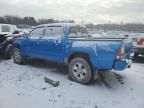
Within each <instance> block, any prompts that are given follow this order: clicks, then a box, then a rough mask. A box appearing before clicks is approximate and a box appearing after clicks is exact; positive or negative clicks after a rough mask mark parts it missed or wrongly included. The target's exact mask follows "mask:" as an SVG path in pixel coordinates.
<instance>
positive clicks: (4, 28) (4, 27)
mask: <svg viewBox="0 0 144 108" xmlns="http://www.w3.org/2000/svg"><path fill="white" fill-rule="evenodd" d="M2 32H10V27H9V26H6V25H3V26H2Z"/></svg>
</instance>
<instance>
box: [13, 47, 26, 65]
mask: <svg viewBox="0 0 144 108" xmlns="http://www.w3.org/2000/svg"><path fill="white" fill-rule="evenodd" d="M13 59H14V62H15V63H17V64H24V61H25V59H24V57H23V56H22V54H21V51H20V49H19V48H14V49H13Z"/></svg>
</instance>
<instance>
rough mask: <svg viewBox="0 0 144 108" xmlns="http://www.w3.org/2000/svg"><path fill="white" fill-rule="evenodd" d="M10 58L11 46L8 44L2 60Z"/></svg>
mask: <svg viewBox="0 0 144 108" xmlns="http://www.w3.org/2000/svg"><path fill="white" fill-rule="evenodd" d="M11 56H12V44H8V45H7V46H6V47H5V52H4V58H5V59H10V58H11Z"/></svg>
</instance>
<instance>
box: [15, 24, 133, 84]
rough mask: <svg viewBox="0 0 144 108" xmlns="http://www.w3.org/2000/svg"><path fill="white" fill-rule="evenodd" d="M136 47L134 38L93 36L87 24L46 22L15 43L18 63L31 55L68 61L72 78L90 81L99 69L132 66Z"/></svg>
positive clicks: (82, 82) (78, 80) (121, 68)
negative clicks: (134, 46)
mask: <svg viewBox="0 0 144 108" xmlns="http://www.w3.org/2000/svg"><path fill="white" fill-rule="evenodd" d="M132 47H133V43H132V40H131V39H126V38H102V37H101V38H95V37H92V36H90V35H89V34H88V31H87V29H86V27H85V26H83V25H77V24H74V23H54V24H44V25H39V26H37V27H36V28H34V29H33V30H32V31H31V32H30V33H29V34H28V35H25V36H23V38H18V39H16V40H15V41H14V42H13V59H14V62H15V63H17V64H23V63H24V62H25V60H26V59H27V58H28V57H34V58H42V59H46V60H50V61H55V62H59V63H64V64H67V65H68V67H69V76H70V78H71V79H72V80H74V81H76V82H78V83H81V84H87V83H89V82H90V81H91V80H92V79H93V78H94V76H97V72H98V70H112V69H114V70H120V71H121V70H124V69H126V68H128V67H130V65H131V63H132V60H131V56H130V55H131V52H132ZM95 78H96V77H95Z"/></svg>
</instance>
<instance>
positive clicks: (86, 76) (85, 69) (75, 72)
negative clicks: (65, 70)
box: [69, 58, 93, 84]
mask: <svg viewBox="0 0 144 108" xmlns="http://www.w3.org/2000/svg"><path fill="white" fill-rule="evenodd" d="M69 75H70V78H71V79H72V80H73V81H75V82H78V83H81V84H87V83H89V82H90V81H91V80H92V78H93V77H92V70H91V67H90V65H89V63H88V62H87V61H86V60H85V59H83V58H74V59H73V60H71V62H70V63H69Z"/></svg>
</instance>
